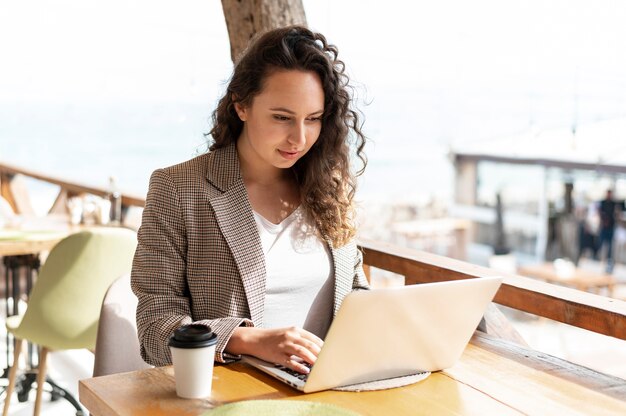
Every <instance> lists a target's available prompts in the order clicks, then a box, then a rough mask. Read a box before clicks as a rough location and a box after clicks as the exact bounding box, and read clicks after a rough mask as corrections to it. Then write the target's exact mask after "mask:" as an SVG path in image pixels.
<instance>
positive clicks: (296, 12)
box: [222, 0, 306, 62]
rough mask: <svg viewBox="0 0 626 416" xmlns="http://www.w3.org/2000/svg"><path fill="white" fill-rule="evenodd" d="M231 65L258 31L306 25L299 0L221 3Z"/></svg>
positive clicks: (237, 0) (249, 0)
mask: <svg viewBox="0 0 626 416" xmlns="http://www.w3.org/2000/svg"><path fill="white" fill-rule="evenodd" d="M222 9H223V10H224V18H225V19H226V28H227V29H228V37H229V38H230V56H231V59H232V60H233V62H236V60H237V57H238V56H239V54H240V53H241V52H243V50H244V49H245V48H246V46H248V42H249V41H250V39H252V37H253V36H254V35H255V34H257V33H261V32H265V31H267V30H270V29H276V28H279V27H285V26H289V25H302V26H306V16H305V14H304V6H303V5H302V0H244V1H241V0H222Z"/></svg>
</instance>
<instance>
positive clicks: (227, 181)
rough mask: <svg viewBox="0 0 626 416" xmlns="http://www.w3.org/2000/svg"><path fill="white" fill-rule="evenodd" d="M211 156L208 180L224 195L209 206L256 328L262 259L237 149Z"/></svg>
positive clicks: (260, 307)
mask: <svg viewBox="0 0 626 416" xmlns="http://www.w3.org/2000/svg"><path fill="white" fill-rule="evenodd" d="M211 153H212V155H214V158H213V161H212V162H213V163H210V166H211V167H212V169H211V170H210V171H209V173H208V177H207V179H209V181H210V182H211V183H212V184H213V185H214V186H215V187H217V188H218V189H220V190H221V191H223V194H222V195H220V196H217V197H214V198H211V199H210V200H209V203H210V204H211V207H212V208H213V211H214V212H215V218H216V219H217V223H218V225H219V227H220V230H221V231H222V234H223V235H224V238H225V239H226V242H227V244H228V246H229V248H230V250H231V252H232V255H233V258H234V260H235V263H236V264H237V268H238V269H239V274H240V275H241V279H242V282H243V287H244V290H245V292H246V298H247V300H248V308H249V310H250V319H252V322H254V324H255V325H257V326H259V325H262V324H263V310H264V304H265V280H266V275H265V256H264V255H263V249H262V246H261V239H260V237H259V232H258V230H257V228H256V222H255V221H254V217H253V214H252V206H251V205H250V201H249V199H248V193H247V191H246V188H245V186H244V183H243V179H242V178H241V173H240V170H239V159H238V156H237V149H236V147H235V145H234V144H233V145H230V146H227V147H224V148H221V149H217V150H214V151H213V152H211Z"/></svg>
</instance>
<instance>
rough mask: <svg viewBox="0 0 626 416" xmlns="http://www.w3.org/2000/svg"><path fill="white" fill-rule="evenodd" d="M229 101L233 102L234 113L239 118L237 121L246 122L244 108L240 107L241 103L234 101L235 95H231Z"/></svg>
mask: <svg viewBox="0 0 626 416" xmlns="http://www.w3.org/2000/svg"><path fill="white" fill-rule="evenodd" d="M231 99H232V100H233V103H234V106H235V111H236V112H237V115H238V116H239V119H240V120H241V121H246V118H247V116H246V108H245V107H244V106H242V105H241V103H239V102H238V101H237V100H236V97H235V95H234V94H233V95H232V97H231Z"/></svg>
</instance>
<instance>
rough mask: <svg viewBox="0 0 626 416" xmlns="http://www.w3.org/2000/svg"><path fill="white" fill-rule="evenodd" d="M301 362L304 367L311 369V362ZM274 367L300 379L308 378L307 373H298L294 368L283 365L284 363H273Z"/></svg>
mask: <svg viewBox="0 0 626 416" xmlns="http://www.w3.org/2000/svg"><path fill="white" fill-rule="evenodd" d="M302 364H304V365H305V366H306V367H308V369H309V370H310V369H311V364H309V363H305V362H303V363H302ZM274 367H275V368H277V369H279V370H281V371H284V372H285V373H287V374H289V375H291V376H294V377H295V378H297V379H300V380H302V381H306V379H307V378H309V375H308V374H302V373H299V372H297V371H295V370H292V369H291V368H287V367H285V366H284V365H280V364H275V365H274Z"/></svg>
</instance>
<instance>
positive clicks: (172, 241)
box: [131, 169, 253, 366]
mask: <svg viewBox="0 0 626 416" xmlns="http://www.w3.org/2000/svg"><path fill="white" fill-rule="evenodd" d="M137 238H138V245H137V251H136V252H135V258H134V260H133V267H132V272H131V286H132V289H133V292H134V293H135V295H136V296H137V299H138V305H137V333H138V337H139V344H140V346H141V356H142V358H143V359H144V361H146V362H147V363H149V364H152V365H155V366H163V365H168V364H171V362H172V358H171V354H170V350H169V346H168V340H169V337H170V335H171V334H172V333H173V331H174V330H175V329H176V328H178V327H180V326H182V325H187V324H191V323H197V324H203V325H207V326H210V327H211V329H212V330H213V332H215V333H216V334H217V337H218V343H217V347H216V351H215V360H216V361H218V362H226V361H230V360H232V359H236V358H238V357H235V356H231V355H229V354H226V353H225V352H224V349H225V348H226V344H227V343H228V340H229V339H230V336H231V334H232V332H233V331H234V330H235V328H237V327H239V326H242V325H244V326H252V325H253V324H252V321H250V320H249V319H245V318H237V317H228V318H222V319H212V320H200V321H195V322H194V321H193V319H192V317H191V307H190V302H191V299H190V294H189V289H188V287H187V278H186V253H187V235H186V230H185V222H184V219H183V212H182V209H181V200H180V196H179V194H178V192H177V189H176V186H175V184H174V182H173V180H172V178H171V177H170V176H169V175H168V173H167V172H166V171H165V170H162V169H159V170H157V171H155V172H154V173H153V174H152V177H151V178H150V187H149V190H148V195H147V197H146V206H145V208H144V212H143V217H142V224H141V227H140V229H139V232H138V234H137ZM207 296H208V294H207Z"/></svg>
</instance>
